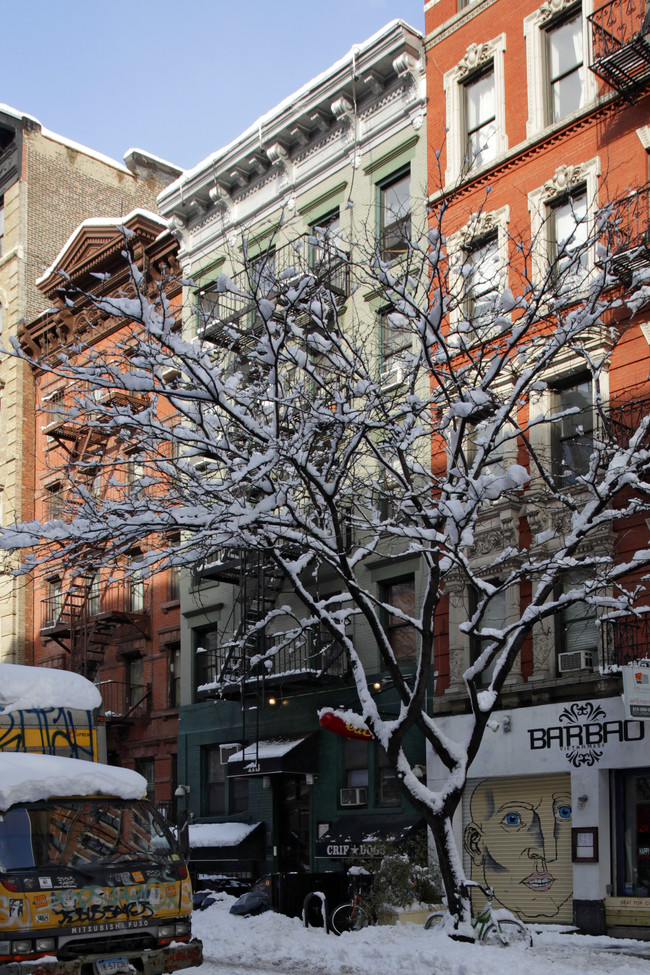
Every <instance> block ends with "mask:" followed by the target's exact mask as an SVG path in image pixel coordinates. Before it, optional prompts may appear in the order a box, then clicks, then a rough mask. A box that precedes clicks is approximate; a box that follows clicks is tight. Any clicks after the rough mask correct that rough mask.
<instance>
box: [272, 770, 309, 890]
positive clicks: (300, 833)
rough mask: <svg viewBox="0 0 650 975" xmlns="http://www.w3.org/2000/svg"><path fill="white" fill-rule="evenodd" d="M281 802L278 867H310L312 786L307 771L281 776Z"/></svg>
mask: <svg viewBox="0 0 650 975" xmlns="http://www.w3.org/2000/svg"><path fill="white" fill-rule="evenodd" d="M278 804H279V815H278V826H279V829H278V835H279V840H280V842H279V850H278V869H279V870H280V871H285V872H298V873H300V872H303V871H306V870H309V869H310V863H309V788H308V786H307V784H306V782H305V776H304V775H282V776H280V786H279V795H278Z"/></svg>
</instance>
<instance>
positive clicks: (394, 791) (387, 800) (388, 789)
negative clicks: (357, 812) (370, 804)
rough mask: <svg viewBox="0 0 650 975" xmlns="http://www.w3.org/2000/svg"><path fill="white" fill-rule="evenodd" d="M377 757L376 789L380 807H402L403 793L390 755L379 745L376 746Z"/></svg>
mask: <svg viewBox="0 0 650 975" xmlns="http://www.w3.org/2000/svg"><path fill="white" fill-rule="evenodd" d="M375 755H376V788H377V802H376V804H377V805H378V806H399V805H401V801H402V798H401V793H400V789H399V784H398V781H397V776H396V774H395V769H394V768H391V766H390V764H389V762H388V755H387V754H386V752H385V751H384V749H383V748H382V747H381V745H379V744H377V745H376V746H375Z"/></svg>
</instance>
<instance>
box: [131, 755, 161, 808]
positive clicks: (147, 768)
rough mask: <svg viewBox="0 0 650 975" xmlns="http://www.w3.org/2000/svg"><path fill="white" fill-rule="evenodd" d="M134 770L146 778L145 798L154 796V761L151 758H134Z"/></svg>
mask: <svg viewBox="0 0 650 975" xmlns="http://www.w3.org/2000/svg"><path fill="white" fill-rule="evenodd" d="M135 770H136V772H139V773H140V775H143V776H144V778H145V779H146V780H147V799H149V801H150V802H153V801H154V799H155V798H156V762H155V759H153V758H136V760H135Z"/></svg>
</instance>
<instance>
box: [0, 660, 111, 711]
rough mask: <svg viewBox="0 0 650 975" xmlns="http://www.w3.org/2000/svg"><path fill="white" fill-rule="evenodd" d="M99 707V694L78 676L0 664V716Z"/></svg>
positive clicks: (83, 709) (100, 701) (61, 671)
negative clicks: (45, 710) (11, 712)
mask: <svg viewBox="0 0 650 975" xmlns="http://www.w3.org/2000/svg"><path fill="white" fill-rule="evenodd" d="M101 703H102V697H101V694H100V693H99V690H98V689H97V688H96V687H95V685H94V684H91V683H90V681H89V680H86V678H85V677H82V676H81V674H72V673H69V672H68V671H67V670H53V669H52V668H50V667H23V666H22V665H21V664H0V714H8V713H9V712H10V711H17V710H19V709H28V708H58V707H61V708H76V709H78V710H81V711H93V710H94V709H95V708H98V707H100V705H101Z"/></svg>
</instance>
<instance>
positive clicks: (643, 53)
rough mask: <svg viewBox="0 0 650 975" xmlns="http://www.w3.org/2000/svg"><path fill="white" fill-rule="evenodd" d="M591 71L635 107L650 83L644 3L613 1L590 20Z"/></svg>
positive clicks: (649, 45)
mask: <svg viewBox="0 0 650 975" xmlns="http://www.w3.org/2000/svg"><path fill="white" fill-rule="evenodd" d="M588 20H589V22H590V23H591V30H592V36H593V56H592V60H591V64H590V68H591V70H592V71H593V72H594V74H596V75H598V77H599V78H601V79H602V80H603V81H604V82H605V83H606V84H607V85H609V86H610V88H613V89H614V90H615V91H617V92H618V93H619V95H622V96H623V97H624V98H625V99H626V101H628V102H630V103H633V102H635V101H636V99H637V98H638V97H639V95H640V94H641V93H642V92H643V91H644V90H645V89H646V88H647V86H648V83H649V82H650V17H649V16H648V13H646V8H645V4H644V2H643V0H610V2H609V3H606V4H605V5H604V6H602V7H600V8H599V9H598V10H596V11H594V13H593V14H590V16H589V17H588Z"/></svg>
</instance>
